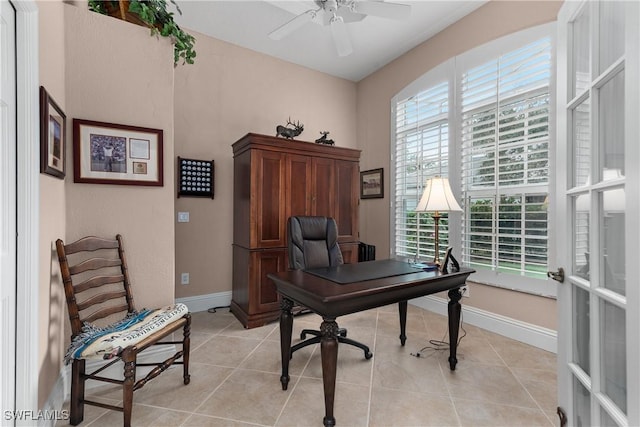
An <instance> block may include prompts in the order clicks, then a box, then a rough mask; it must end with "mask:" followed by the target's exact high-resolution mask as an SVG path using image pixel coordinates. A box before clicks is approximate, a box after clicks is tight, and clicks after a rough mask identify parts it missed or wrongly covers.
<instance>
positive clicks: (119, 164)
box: [73, 119, 163, 187]
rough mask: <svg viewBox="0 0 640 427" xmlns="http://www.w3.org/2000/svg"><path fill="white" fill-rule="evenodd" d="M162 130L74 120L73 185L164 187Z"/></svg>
mask: <svg viewBox="0 0 640 427" xmlns="http://www.w3.org/2000/svg"><path fill="white" fill-rule="evenodd" d="M162 165H163V163H162V129H150V128H143V127H139V126H128V125H119V124H113V123H103V122H95V121H90V120H81V119H73V182H85V183H93V184H122V185H151V186H159V187H162V185H163V179H162V178H163V177H162Z"/></svg>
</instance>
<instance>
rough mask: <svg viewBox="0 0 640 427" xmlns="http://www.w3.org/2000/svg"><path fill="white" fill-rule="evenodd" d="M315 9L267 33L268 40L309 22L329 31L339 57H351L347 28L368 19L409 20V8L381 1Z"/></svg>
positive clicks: (322, 0)
mask: <svg viewBox="0 0 640 427" xmlns="http://www.w3.org/2000/svg"><path fill="white" fill-rule="evenodd" d="M315 3H316V4H317V5H318V9H315V10H313V9H311V10H308V11H306V12H304V13H302V14H300V15H298V16H296V17H295V18H293V19H292V20H290V21H288V22H286V23H285V24H284V25H282V26H280V27H278V28H276V29H275V30H273V31H272V32H271V33H269V38H271V39H273V40H281V39H283V38H284V37H286V36H288V35H289V34H291V33H293V32H294V31H296V30H297V29H299V28H302V27H303V26H304V25H305V24H307V23H308V22H310V21H313V22H316V23H318V24H321V25H325V26H326V25H328V26H330V27H331V34H332V36H333V41H334V43H335V46H336V49H337V51H338V55H339V56H348V55H350V54H351V53H353V47H352V46H351V39H350V38H349V33H348V31H347V24H348V23H351V22H358V21H362V20H363V19H364V18H366V17H367V15H372V16H378V17H381V18H388V19H396V20H403V19H406V18H408V17H409V15H410V13H411V6H409V5H405V4H399V3H387V2H384V1H378V0H375V1H374V0H370V1H356V0H315Z"/></svg>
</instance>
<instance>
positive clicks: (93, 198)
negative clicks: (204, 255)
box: [65, 5, 175, 308]
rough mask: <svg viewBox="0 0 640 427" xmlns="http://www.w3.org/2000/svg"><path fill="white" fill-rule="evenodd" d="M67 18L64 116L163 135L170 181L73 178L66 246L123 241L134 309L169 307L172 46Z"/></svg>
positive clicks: (120, 25) (109, 25)
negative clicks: (99, 239) (101, 239)
mask: <svg viewBox="0 0 640 427" xmlns="http://www.w3.org/2000/svg"><path fill="white" fill-rule="evenodd" d="M65 18H66V22H65V30H66V33H65V46H66V86H67V99H66V100H67V117H68V118H69V119H71V118H80V119H87V120H97V121H101V122H108V123H117V124H125V125H134V126H142V127H148V128H155V129H162V130H163V132H164V134H163V138H164V145H163V151H164V177H165V178H164V186H163V187H145V186H131V185H104V184H76V183H74V182H73V177H72V176H69V178H68V179H67V180H66V191H67V233H66V239H67V241H69V242H71V241H73V240H76V239H78V238H80V237H82V236H86V235H90V234H91V235H99V236H115V235H116V234H117V233H120V234H122V235H123V237H124V240H125V249H126V251H127V261H128V265H129V273H130V275H131V280H132V283H133V287H134V288H133V291H134V298H135V302H136V306H137V307H138V308H143V307H153V306H160V305H163V304H169V303H172V302H173V300H174V289H173V288H174V285H173V277H174V266H175V256H174V246H173V245H174V237H175V235H174V223H173V194H174V180H173V179H172V177H173V171H174V162H173V161H172V159H173V153H174V137H173V133H174V129H173V46H172V45H171V43H170V41H169V40H168V39H166V38H159V39H158V38H155V37H151V36H150V35H149V30H148V29H147V28H144V27H140V26H137V25H132V24H130V23H127V22H123V21H120V20H117V19H114V18H110V17H107V16H103V15H100V14H97V13H93V12H90V11H88V10H87V9H85V8H81V7H75V6H69V5H65ZM67 154H68V156H69V158H71V156H72V150H71V144H69V147H68V151H67Z"/></svg>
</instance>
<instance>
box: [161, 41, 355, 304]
mask: <svg viewBox="0 0 640 427" xmlns="http://www.w3.org/2000/svg"><path fill="white" fill-rule="evenodd" d="M195 36H196V39H197V41H196V46H195V47H196V51H197V53H198V56H197V58H196V62H195V64H194V65H188V66H179V67H177V68H176V70H175V131H176V153H175V155H176V156H181V157H187V158H196V159H207V160H212V159H213V160H214V161H215V178H214V179H215V198H214V199H213V200H211V199H205V198H202V199H201V198H187V197H181V198H179V199H176V202H175V208H176V212H180V211H187V212H189V214H190V222H189V223H177V224H176V242H175V248H176V297H177V298H183V297H190V296H198V295H207V294H212V293H218V292H225V291H231V288H232V284H231V266H232V257H231V252H232V251H231V244H232V241H233V233H232V229H233V227H232V226H233V196H232V195H233V153H232V150H231V144H232V143H234V142H235V141H236V140H238V139H239V138H240V137H242V136H244V135H245V134H246V133H247V132H254V133H263V134H267V135H275V127H276V125H278V124H286V122H287V119H288V118H289V117H291V120H292V121H300V123H303V124H304V132H303V133H302V134H301V135H300V136H299V137H298V138H297V139H300V140H304V141H314V140H315V139H316V138H318V137H320V131H322V130H326V131H330V132H331V133H330V135H329V137H330V138H332V139H334V140H335V141H336V145H338V146H341V147H352V148H353V147H355V146H356V128H355V123H356V85H355V83H353V82H350V81H347V80H343V79H338V78H335V77H331V76H328V75H326V74H322V73H319V72H316V71H312V70H309V69H307V68H303V67H300V66H298V65H294V64H291V63H287V62H284V61H281V60H278V59H275V58H272V57H269V56H266V55H263V54H260V53H256V52H254V51H251V50H248V49H244V48H240V47H238V46H235V45H231V44H229V43H225V42H223V41H219V40H216V39H212V38H210V37H206V36H204V35H202V34H195ZM167 161H173V162H174V163H175V162H176V160H175V157H174V158H173V159H172V160H169V159H168V160H167ZM183 272H185V273H189V275H190V284H189V285H180V284H179V283H180V278H179V275H180V273H183Z"/></svg>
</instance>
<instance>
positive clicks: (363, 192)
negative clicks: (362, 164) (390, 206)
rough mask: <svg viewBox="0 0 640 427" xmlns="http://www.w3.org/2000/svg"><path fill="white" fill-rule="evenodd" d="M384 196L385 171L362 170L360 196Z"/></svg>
mask: <svg viewBox="0 0 640 427" xmlns="http://www.w3.org/2000/svg"><path fill="white" fill-rule="evenodd" d="M383 197H384V171H383V169H382V168H380V169H371V170H368V171H364V172H360V198H361V199H381V198H383Z"/></svg>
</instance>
